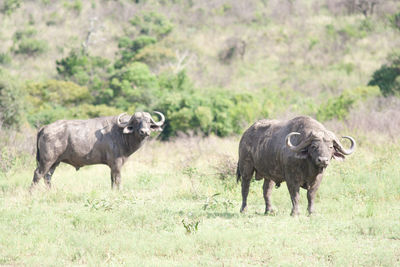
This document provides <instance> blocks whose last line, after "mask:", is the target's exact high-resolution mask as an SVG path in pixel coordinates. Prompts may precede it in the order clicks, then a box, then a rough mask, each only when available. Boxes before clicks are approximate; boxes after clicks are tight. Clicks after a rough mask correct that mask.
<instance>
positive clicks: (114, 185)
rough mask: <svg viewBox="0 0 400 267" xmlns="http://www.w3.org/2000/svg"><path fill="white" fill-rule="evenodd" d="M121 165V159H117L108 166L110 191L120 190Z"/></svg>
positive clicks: (122, 162)
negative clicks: (109, 170)
mask: <svg viewBox="0 0 400 267" xmlns="http://www.w3.org/2000/svg"><path fill="white" fill-rule="evenodd" d="M123 164H124V161H123V159H121V158H117V159H116V160H115V161H114V162H113V163H112V164H111V165H109V166H110V169H111V189H118V190H119V189H120V186H121V168H122V165H123Z"/></svg>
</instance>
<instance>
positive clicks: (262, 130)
mask: <svg viewBox="0 0 400 267" xmlns="http://www.w3.org/2000/svg"><path fill="white" fill-rule="evenodd" d="M343 138H346V139H349V140H350V142H351V147H350V149H348V150H347V149H345V148H344V147H343V145H342V144H341V143H340V142H339V139H338V138H337V137H336V136H335V134H334V133H332V132H331V131H328V130H327V129H326V128H325V127H324V126H323V125H322V124H321V123H319V122H318V121H316V120H314V119H312V118H310V117H305V116H301V117H296V118H294V119H292V120H289V121H278V120H260V121H257V122H256V123H254V124H253V125H252V126H251V127H250V128H249V129H247V130H246V132H245V133H244V134H243V136H242V138H241V140H240V144H239V161H238V167H237V179H238V181H239V180H240V178H241V177H242V207H241V209H240V212H243V211H245V210H246V206H247V195H248V193H249V186H250V180H251V178H252V176H253V174H254V173H255V179H256V180H261V179H262V178H264V185H263V195H264V200H265V214H268V212H270V211H271V200H270V197H271V190H272V187H273V186H274V185H275V184H276V187H279V186H280V183H282V182H284V181H286V184H287V187H288V189H289V193H290V197H291V200H292V205H293V208H292V212H291V215H292V216H294V215H297V214H298V213H299V212H298V201H299V189H300V187H302V188H304V189H307V199H308V208H307V210H308V212H309V214H311V213H312V212H313V211H314V208H313V203H314V197H315V194H316V191H317V189H318V187H319V185H320V183H321V180H322V175H323V172H324V170H325V169H326V167H327V166H328V164H329V161H330V160H331V159H332V158H333V159H344V158H345V155H350V154H351V153H353V152H354V149H355V147H356V142H355V141H354V139H353V138H351V137H350V136H344V137H343ZM292 142H293V143H295V144H297V145H293V144H292Z"/></svg>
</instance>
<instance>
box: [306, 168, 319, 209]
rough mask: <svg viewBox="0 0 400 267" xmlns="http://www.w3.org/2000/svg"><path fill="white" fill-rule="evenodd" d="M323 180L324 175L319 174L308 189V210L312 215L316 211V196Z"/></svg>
mask: <svg viewBox="0 0 400 267" xmlns="http://www.w3.org/2000/svg"><path fill="white" fill-rule="evenodd" d="M321 181H322V175H318V176H317V178H316V179H315V181H314V183H313V184H312V185H311V186H310V188H309V189H308V190H307V200H308V207H307V211H308V214H309V215H311V214H312V213H313V212H314V198H315V195H316V194H317V190H318V188H319V185H320V184H321Z"/></svg>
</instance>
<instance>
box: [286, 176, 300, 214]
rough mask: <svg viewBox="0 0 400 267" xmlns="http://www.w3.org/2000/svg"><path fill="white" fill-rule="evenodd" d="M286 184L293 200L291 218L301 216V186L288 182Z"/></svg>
mask: <svg viewBox="0 0 400 267" xmlns="http://www.w3.org/2000/svg"><path fill="white" fill-rule="evenodd" d="M286 184H287V187H288V189H289V193H290V198H291V200H292V206H293V207H292V212H291V213H290V216H297V215H299V198H300V192H299V191H300V185H299V184H295V183H288V182H286Z"/></svg>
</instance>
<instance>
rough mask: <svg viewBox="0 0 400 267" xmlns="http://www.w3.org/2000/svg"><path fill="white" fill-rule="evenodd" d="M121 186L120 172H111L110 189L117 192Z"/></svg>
mask: <svg viewBox="0 0 400 267" xmlns="http://www.w3.org/2000/svg"><path fill="white" fill-rule="evenodd" d="M120 186H121V172H120V171H119V170H118V171H117V170H114V171H111V188H112V189H117V190H119V189H120Z"/></svg>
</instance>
